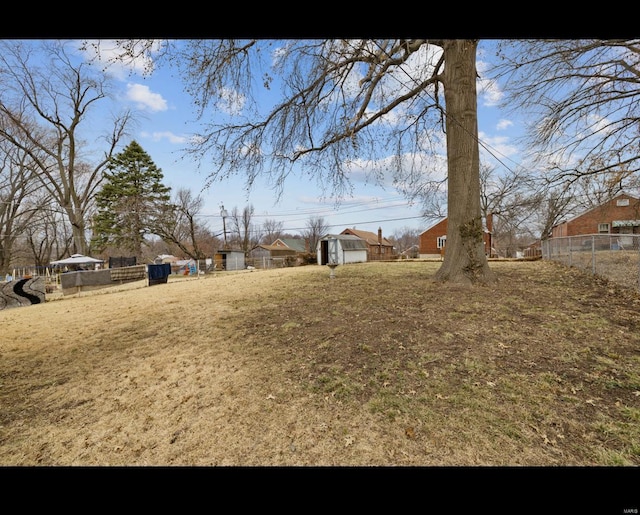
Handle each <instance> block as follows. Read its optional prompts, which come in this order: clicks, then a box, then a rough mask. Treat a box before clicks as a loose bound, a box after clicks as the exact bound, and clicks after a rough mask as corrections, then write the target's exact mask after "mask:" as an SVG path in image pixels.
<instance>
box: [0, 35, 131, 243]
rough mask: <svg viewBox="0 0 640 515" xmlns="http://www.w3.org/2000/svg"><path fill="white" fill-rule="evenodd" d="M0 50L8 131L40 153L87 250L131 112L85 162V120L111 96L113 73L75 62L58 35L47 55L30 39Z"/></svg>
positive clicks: (32, 153)
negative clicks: (98, 200)
mask: <svg viewBox="0 0 640 515" xmlns="http://www.w3.org/2000/svg"><path fill="white" fill-rule="evenodd" d="M0 49H1V51H0V85H1V88H0V115H1V120H2V122H1V123H0V136H1V137H3V138H4V139H6V140H7V141H8V142H10V143H11V144H13V145H14V146H16V147H17V148H20V149H21V150H22V151H24V152H25V153H27V154H28V155H29V157H30V158H31V159H32V161H33V163H34V165H35V166H36V167H37V170H38V174H37V177H38V179H39V180H40V181H42V184H43V185H44V187H45V188H46V189H47V191H48V192H49V194H50V195H51V197H52V198H54V199H55V200H56V201H57V203H58V204H59V205H60V207H61V208H62V209H63V210H64V211H65V213H66V215H67V219H68V222H69V223H70V224H71V228H72V232H73V242H74V248H73V250H74V251H75V252H79V253H86V252H87V251H88V242H87V236H88V235H87V224H88V220H89V219H90V215H91V213H90V210H91V208H92V201H93V196H94V194H95V192H96V190H97V188H98V185H99V183H100V180H101V176H102V170H103V169H104V167H105V166H106V164H107V163H108V161H109V158H110V156H111V155H112V153H113V152H114V149H115V147H116V145H117V144H118V142H119V140H120V138H121V137H122V136H123V135H124V133H125V130H126V127H127V126H128V124H129V121H130V119H131V115H130V113H129V112H125V113H124V114H122V115H120V116H118V117H116V118H115V119H114V120H113V125H112V131H111V132H110V133H109V134H107V135H104V147H103V150H102V153H103V155H102V157H101V158H99V159H98V160H97V162H94V163H92V164H89V162H88V161H87V160H84V162H83V158H82V148H83V146H84V142H83V141H82V140H81V139H80V134H81V130H80V126H81V124H83V122H85V120H87V124H88V120H89V112H90V110H91V109H92V107H93V105H94V104H95V103H96V102H99V101H102V100H103V99H105V98H107V93H106V91H105V82H106V79H105V78H104V77H103V76H101V75H100V74H99V73H97V72H93V71H92V70H91V69H90V67H89V66H88V65H86V64H75V63H74V62H73V60H72V59H71V57H70V56H69V54H68V53H67V51H66V49H65V46H64V44H62V43H60V42H57V41H45V42H42V43H41V47H40V48H38V51H39V50H42V53H41V54H39V55H40V56H41V57H42V59H43V60H42V61H35V60H33V59H32V58H33V56H34V54H33V52H34V46H32V45H30V44H26V42H24V41H0ZM38 53H39V52H38ZM94 155H95V154H94Z"/></svg>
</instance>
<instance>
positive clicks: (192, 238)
mask: <svg viewBox="0 0 640 515" xmlns="http://www.w3.org/2000/svg"><path fill="white" fill-rule="evenodd" d="M203 202H204V201H203V199H202V197H201V196H196V197H194V196H193V194H192V193H191V190H189V189H187V188H180V189H178V190H177V191H176V193H175V194H174V198H173V201H172V202H171V203H170V204H169V205H167V206H166V208H165V211H164V213H162V214H161V215H160V216H158V218H157V219H156V224H155V225H154V226H153V227H152V228H151V230H152V232H153V233H155V234H156V235H158V236H159V237H160V238H161V239H162V240H163V241H165V242H166V243H169V244H172V245H175V246H176V247H177V248H179V249H180V250H181V251H182V252H183V253H184V255H185V256H189V257H190V258H193V259H204V258H205V257H206V255H205V252H204V250H203V249H202V248H201V243H203V241H202V240H204V239H206V237H208V236H209V231H208V230H207V229H206V228H205V227H204V226H203V225H202V224H201V223H200V222H198V221H197V217H198V215H199V214H200V211H201V210H202V205H203Z"/></svg>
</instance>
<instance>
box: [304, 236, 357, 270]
mask: <svg viewBox="0 0 640 515" xmlns="http://www.w3.org/2000/svg"><path fill="white" fill-rule="evenodd" d="M316 250H317V254H318V264H319V265H327V264H329V263H335V264H338V265H345V264H347V263H365V262H366V261H367V250H368V247H367V242H366V241H365V240H363V239H362V238H359V237H358V236H354V235H351V234H327V235H326V236H324V237H322V238H321V239H320V240H319V241H318V247H317V249H316Z"/></svg>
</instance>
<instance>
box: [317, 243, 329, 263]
mask: <svg viewBox="0 0 640 515" xmlns="http://www.w3.org/2000/svg"><path fill="white" fill-rule="evenodd" d="M328 262H329V241H328V240H321V241H320V263H319V264H320V265H326V264H327V263H328Z"/></svg>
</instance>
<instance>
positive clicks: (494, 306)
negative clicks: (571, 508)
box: [0, 261, 640, 466]
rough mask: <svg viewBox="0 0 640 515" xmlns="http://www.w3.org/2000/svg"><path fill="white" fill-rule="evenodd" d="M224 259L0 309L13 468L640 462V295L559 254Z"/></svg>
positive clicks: (2, 387) (1, 427)
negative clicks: (145, 281)
mask: <svg viewBox="0 0 640 515" xmlns="http://www.w3.org/2000/svg"><path fill="white" fill-rule="evenodd" d="M439 266H440V263H438V262H398V263H366V264H357V265H346V266H341V267H338V268H337V269H336V278H335V279H330V278H329V270H328V269H327V268H326V267H319V266H307V267H298V268H286V269H278V270H256V271H243V272H220V273H217V274H215V275H212V276H207V277H203V278H194V279H187V280H185V279H182V280H174V279H173V278H171V279H170V281H169V283H168V284H162V285H156V286H152V287H139V288H137V289H129V290H126V291H125V290H120V291H113V292H108V293H107V290H101V291H99V292H93V293H91V294H80V296H70V297H65V298H60V299H56V300H52V299H48V301H47V302H46V303H44V304H39V305H34V306H29V307H21V308H14V309H7V310H4V311H0V327H1V331H2V332H1V334H0V362H1V367H0V374H1V375H0V403H1V405H2V410H1V412H0V465H5V466H7V465H10V466H25V465H29V466H33V465H35V466H44V465H56V466H60V465H74V466H78V465H83V466H92V465H184V466H196V465H197V466H210V465H220V466H256V465H261V466H294V465H325V466H338V465H339V466H347V465H348V466H367V465H384V466H405V465H410V466H476V465H498V466H523V465H527V466H560V465H587V466H594V465H606V466H637V465H640V353H639V350H640V311H639V309H640V296H639V295H638V294H637V293H635V292H632V291H628V290H627V291H623V290H622V289H619V288H618V287H616V286H613V285H612V284H611V283H608V282H607V281H604V280H602V279H598V278H597V277H592V276H590V275H588V274H585V273H582V272H580V271H578V270H575V269H569V268H565V267H562V266H560V265H556V264H554V263H549V262H543V261H534V262H492V263H491V267H492V268H493V269H494V270H495V272H496V274H497V276H498V278H499V282H498V284H496V285H495V286H491V287H477V288H463V287H459V286H455V285H447V284H444V285H442V284H438V283H435V282H434V281H433V275H434V274H435V272H436V270H437V268H438V267H439Z"/></svg>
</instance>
